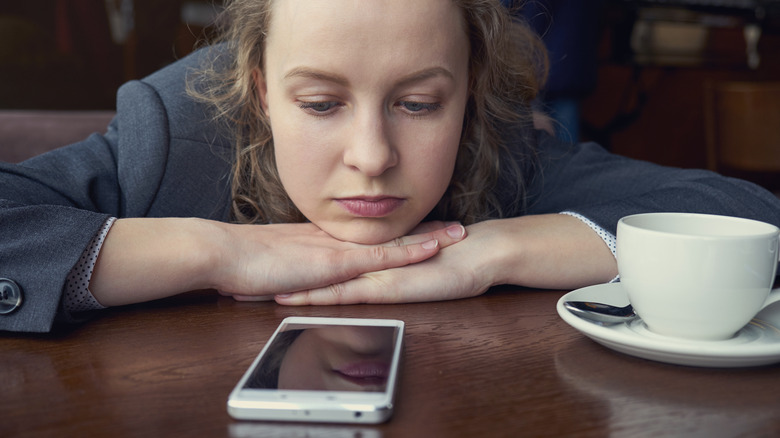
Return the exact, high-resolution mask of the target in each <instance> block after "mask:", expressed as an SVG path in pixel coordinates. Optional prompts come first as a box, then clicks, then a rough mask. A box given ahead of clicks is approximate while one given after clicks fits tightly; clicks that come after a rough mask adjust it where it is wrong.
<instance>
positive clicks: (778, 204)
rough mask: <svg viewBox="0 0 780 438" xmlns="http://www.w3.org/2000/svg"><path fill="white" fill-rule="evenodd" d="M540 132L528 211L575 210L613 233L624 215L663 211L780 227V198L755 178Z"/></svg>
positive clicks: (553, 211)
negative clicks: (639, 156) (686, 166)
mask: <svg viewBox="0 0 780 438" xmlns="http://www.w3.org/2000/svg"><path fill="white" fill-rule="evenodd" d="M538 135H539V137H538V143H537V144H538V145H539V149H538V158H539V160H538V168H537V169H536V171H534V172H533V177H532V178H531V181H530V184H529V186H528V195H529V199H528V203H527V213H528V214H541V213H556V212H562V211H572V212H575V213H579V214H581V215H583V216H585V217H587V218H588V219H590V220H592V221H593V222H595V223H596V224H598V225H599V226H601V227H602V228H604V229H605V230H607V231H609V232H611V233H612V234H613V235H614V234H615V233H616V230H617V222H618V220H619V219H620V218H621V217H623V216H627V215H631V214H638V213H647V212H657V211H658V212H660V211H664V212H685V213H709V214H720V215H727V216H738V217H745V218H750V219H755V220H760V221H764V222H768V223H771V224H774V225H776V226H780V199H778V197H777V196H775V195H774V194H772V193H770V192H769V191H767V190H765V189H764V188H762V187H759V186H757V185H755V184H752V183H750V182H747V181H743V180H739V179H734V178H727V177H724V176H722V175H719V174H717V173H714V172H711V171H707V170H700V169H679V168H673V167H666V166H660V165H656V164H653V163H649V162H645V161H639V160H634V159H630V158H626V157H623V156H619V155H616V154H612V153H609V152H607V151H606V150H605V149H603V148H602V147H600V146H598V145H596V144H594V143H583V144H577V145H571V144H568V143H565V142H561V141H559V140H556V139H554V138H552V137H550V136H548V135H546V134H544V133H539V134H538Z"/></svg>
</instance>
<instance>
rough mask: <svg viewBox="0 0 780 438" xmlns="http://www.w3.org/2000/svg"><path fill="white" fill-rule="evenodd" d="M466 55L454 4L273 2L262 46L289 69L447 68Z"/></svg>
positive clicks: (432, 0) (423, 0)
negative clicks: (353, 66)
mask: <svg viewBox="0 0 780 438" xmlns="http://www.w3.org/2000/svg"><path fill="white" fill-rule="evenodd" d="M467 51H468V39H467V36H466V31H465V24H464V20H463V17H462V12H461V10H460V9H459V8H458V7H457V6H456V5H455V4H454V2H453V1H452V0H327V1H320V0H276V1H274V2H273V8H272V13H271V24H270V28H269V34H268V39H267V46H266V52H267V60H268V61H272V62H276V63H282V64H285V65H287V66H290V65H293V64H297V63H300V62H306V63H311V62H315V63H317V64H324V65H327V64H341V65H342V66H345V65H347V64H360V65H365V63H370V64H373V65H376V66H380V65H382V66H384V67H391V66H394V65H397V64H403V63H407V64H408V63H429V64H431V63H433V64H446V63H451V62H452V61H453V60H452V58H453V57H458V58H462V57H463V56H465V53H466V52H467Z"/></svg>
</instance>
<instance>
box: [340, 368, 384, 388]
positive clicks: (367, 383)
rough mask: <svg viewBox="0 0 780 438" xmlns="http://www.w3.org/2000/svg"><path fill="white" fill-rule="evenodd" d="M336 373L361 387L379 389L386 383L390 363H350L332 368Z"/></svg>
mask: <svg viewBox="0 0 780 438" xmlns="http://www.w3.org/2000/svg"><path fill="white" fill-rule="evenodd" d="M333 372H334V373H336V375H338V376H339V377H340V378H341V379H343V380H346V381H347V382H350V383H353V384H355V385H360V386H363V387H368V388H366V389H369V388H372V387H373V388H376V389H377V390H381V389H383V388H384V386H385V384H387V377H388V375H389V374H390V364H388V363H386V362H358V363H351V364H348V365H344V366H342V367H339V368H338V369H334V370H333Z"/></svg>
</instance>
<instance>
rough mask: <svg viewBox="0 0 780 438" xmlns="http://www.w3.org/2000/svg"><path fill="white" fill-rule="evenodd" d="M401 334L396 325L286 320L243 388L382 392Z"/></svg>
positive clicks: (385, 385)
mask: <svg viewBox="0 0 780 438" xmlns="http://www.w3.org/2000/svg"><path fill="white" fill-rule="evenodd" d="M301 326H303V328H302V327H301ZM398 336H399V329H398V328H397V327H382V326H364V325H319V326H316V325H315V326H307V325H302V324H287V327H284V328H283V329H282V330H280V331H279V332H278V333H277V335H276V336H275V337H274V339H273V341H272V343H271V344H270V345H269V346H268V349H267V350H266V352H265V354H264V355H263V358H262V359H261V360H260V362H259V363H258V365H257V367H256V368H255V369H254V371H253V372H252V374H251V375H250V377H249V379H247V381H246V383H245V384H244V388H247V389H291V390H309V391H311V390H325V391H364V392H384V391H385V390H386V389H387V380H388V378H389V376H390V370H391V367H392V363H393V351H394V347H395V344H396V339H397V337H398Z"/></svg>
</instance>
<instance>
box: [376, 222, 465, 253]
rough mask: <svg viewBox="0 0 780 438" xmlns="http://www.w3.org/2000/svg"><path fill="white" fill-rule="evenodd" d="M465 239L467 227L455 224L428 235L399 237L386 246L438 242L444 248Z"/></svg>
mask: <svg viewBox="0 0 780 438" xmlns="http://www.w3.org/2000/svg"><path fill="white" fill-rule="evenodd" d="M464 238H466V227H464V226H463V225H461V224H459V223H454V224H452V225H449V226H447V227H444V228H439V229H435V230H433V231H429V232H426V233H422V234H410V235H408V236H403V237H399V238H397V239H394V240H392V241H390V242H387V243H385V246H403V245H411V244H415V243H420V242H424V241H426V240H436V241H438V242H439V246H440V247H441V248H444V247H447V246H450V245H452V244H453V243H456V242H460V241H461V240H463V239H464Z"/></svg>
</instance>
